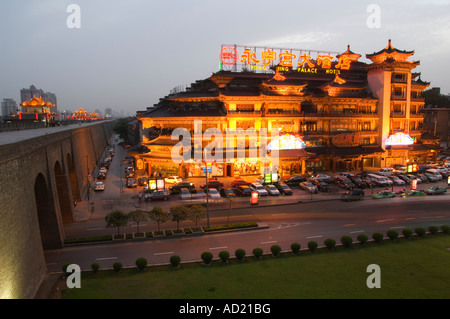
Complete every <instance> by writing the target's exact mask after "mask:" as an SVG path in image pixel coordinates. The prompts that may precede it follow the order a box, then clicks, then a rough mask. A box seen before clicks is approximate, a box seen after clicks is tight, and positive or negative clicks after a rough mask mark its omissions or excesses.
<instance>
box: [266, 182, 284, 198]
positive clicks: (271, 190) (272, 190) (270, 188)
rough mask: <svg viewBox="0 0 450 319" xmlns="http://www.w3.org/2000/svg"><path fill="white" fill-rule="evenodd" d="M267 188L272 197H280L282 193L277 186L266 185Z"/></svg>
mask: <svg viewBox="0 0 450 319" xmlns="http://www.w3.org/2000/svg"><path fill="white" fill-rule="evenodd" d="M265 188H266V190H267V192H268V193H269V195H270V196H279V195H280V191H279V190H278V189H277V188H276V187H275V185H272V184H270V185H266V186H265Z"/></svg>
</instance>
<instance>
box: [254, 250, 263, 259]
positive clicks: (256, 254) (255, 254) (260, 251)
mask: <svg viewBox="0 0 450 319" xmlns="http://www.w3.org/2000/svg"><path fill="white" fill-rule="evenodd" d="M263 253H264V251H263V250H262V248H255V249H253V255H254V256H255V257H256V258H258V259H260V258H261V257H262V255H263Z"/></svg>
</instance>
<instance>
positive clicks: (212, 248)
mask: <svg viewBox="0 0 450 319" xmlns="http://www.w3.org/2000/svg"><path fill="white" fill-rule="evenodd" d="M226 248H228V247H227V246H222V247H211V248H210V250H214V249H226Z"/></svg>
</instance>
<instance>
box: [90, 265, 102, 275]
mask: <svg viewBox="0 0 450 319" xmlns="http://www.w3.org/2000/svg"><path fill="white" fill-rule="evenodd" d="M91 269H92V271H93V272H94V274H96V273H98V270H99V269H100V265H99V264H98V263H93V264H91Z"/></svg>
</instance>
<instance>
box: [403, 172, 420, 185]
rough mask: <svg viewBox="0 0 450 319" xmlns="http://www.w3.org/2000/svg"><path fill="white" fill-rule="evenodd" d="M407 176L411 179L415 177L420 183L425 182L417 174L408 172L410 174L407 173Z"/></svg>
mask: <svg viewBox="0 0 450 319" xmlns="http://www.w3.org/2000/svg"><path fill="white" fill-rule="evenodd" d="M406 177H408V178H409V180H410V181H412V180H413V179H415V180H417V184H420V183H422V182H423V181H422V179H421V178H419V177H418V176H416V175H412V174H408V175H406Z"/></svg>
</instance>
